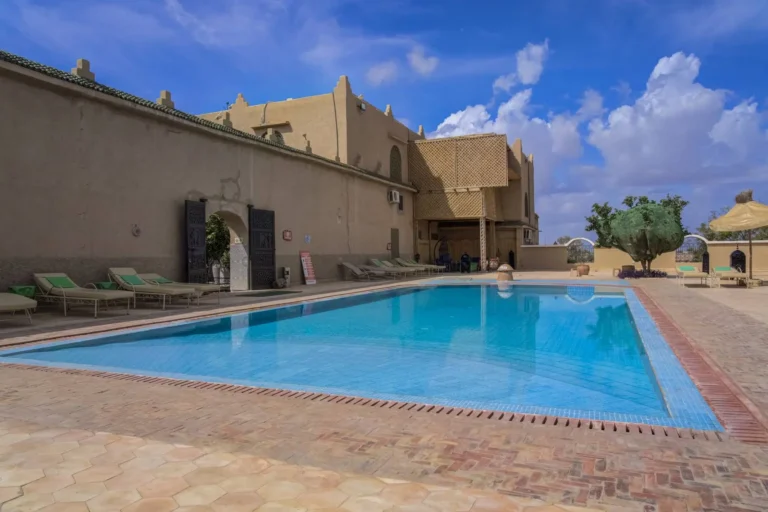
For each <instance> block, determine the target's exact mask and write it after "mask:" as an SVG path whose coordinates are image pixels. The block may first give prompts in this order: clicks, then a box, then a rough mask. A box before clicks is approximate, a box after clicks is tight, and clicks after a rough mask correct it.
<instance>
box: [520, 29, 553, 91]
mask: <svg viewBox="0 0 768 512" xmlns="http://www.w3.org/2000/svg"><path fill="white" fill-rule="evenodd" d="M548 56H549V40H548V39H545V40H544V42H543V43H541V44H533V43H528V44H527V45H526V46H525V48H523V49H522V50H520V51H519V52H517V77H518V79H519V80H520V83H521V84H523V85H533V84H535V83H536V82H538V81H539V78H540V77H541V73H542V72H543V71H544V62H545V61H546V60H547V57H548Z"/></svg>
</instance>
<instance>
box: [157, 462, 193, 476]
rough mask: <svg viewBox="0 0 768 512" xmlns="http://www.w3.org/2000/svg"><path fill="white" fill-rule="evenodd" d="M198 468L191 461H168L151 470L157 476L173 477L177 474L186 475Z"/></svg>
mask: <svg viewBox="0 0 768 512" xmlns="http://www.w3.org/2000/svg"><path fill="white" fill-rule="evenodd" d="M196 469H197V466H195V465H194V464H193V463H191V462H166V463H165V464H163V465H162V466H158V467H156V468H155V469H153V470H151V471H152V474H153V475H155V478H172V477H175V476H184V475H186V474H188V473H191V472H193V471H194V470H196Z"/></svg>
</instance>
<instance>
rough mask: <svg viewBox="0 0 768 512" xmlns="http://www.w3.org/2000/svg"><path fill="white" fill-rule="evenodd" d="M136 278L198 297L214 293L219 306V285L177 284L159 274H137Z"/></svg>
mask: <svg viewBox="0 0 768 512" xmlns="http://www.w3.org/2000/svg"><path fill="white" fill-rule="evenodd" d="M138 276H139V277H140V278H141V279H143V280H144V281H146V282H147V283H149V284H152V285H158V286H161V287H171V288H178V289H181V290H195V291H196V292H198V293H199V295H200V296H203V295H206V294H211V293H215V294H216V298H217V300H218V303H219V304H221V285H218V284H204V283H179V282H177V281H172V280H171V279H166V278H165V277H163V276H161V275H160V274H155V273H146V274H145V273H142V274H138Z"/></svg>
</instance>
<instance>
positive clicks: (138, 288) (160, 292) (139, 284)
mask: <svg viewBox="0 0 768 512" xmlns="http://www.w3.org/2000/svg"><path fill="white" fill-rule="evenodd" d="M109 279H110V280H111V281H114V282H115V283H117V285H118V286H119V287H120V288H121V289H123V290H128V291H131V292H133V293H134V299H133V301H134V302H133V306H134V307H136V300H137V299H139V298H142V299H158V300H162V304H163V309H165V305H166V303H170V302H171V300H172V299H173V298H174V297H181V298H185V299H187V306H189V304H190V302H191V300H192V299H193V298H196V299H197V300H198V304H199V303H200V293H199V292H198V291H197V290H194V289H189V288H176V287H173V286H160V285H158V284H150V283H148V282H147V281H145V280H143V279H142V278H140V277H139V275H138V274H137V273H136V271H135V270H134V269H132V268H110V269H109Z"/></svg>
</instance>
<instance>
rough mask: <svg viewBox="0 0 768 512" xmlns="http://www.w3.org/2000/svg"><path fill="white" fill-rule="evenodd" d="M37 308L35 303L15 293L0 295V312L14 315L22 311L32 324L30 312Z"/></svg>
mask: <svg viewBox="0 0 768 512" xmlns="http://www.w3.org/2000/svg"><path fill="white" fill-rule="evenodd" d="M36 307H37V301H36V300H33V299H30V298H27V297H24V296H22V295H18V294H15V293H0V312H2V313H11V314H12V315H15V314H16V312H17V311H23V312H24V313H25V314H26V315H27V319H29V323H30V324H31V323H32V313H30V311H32V310H33V309H35V308H36Z"/></svg>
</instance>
